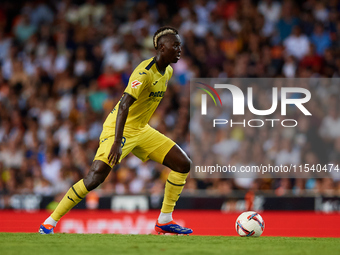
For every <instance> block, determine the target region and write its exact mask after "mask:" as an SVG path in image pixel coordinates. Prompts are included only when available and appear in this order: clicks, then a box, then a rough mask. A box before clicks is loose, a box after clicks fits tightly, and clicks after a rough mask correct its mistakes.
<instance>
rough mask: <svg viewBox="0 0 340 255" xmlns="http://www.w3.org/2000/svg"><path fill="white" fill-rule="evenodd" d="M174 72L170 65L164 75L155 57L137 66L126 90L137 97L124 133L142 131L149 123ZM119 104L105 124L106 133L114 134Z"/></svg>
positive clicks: (130, 110) (131, 107) (130, 109)
mask: <svg viewBox="0 0 340 255" xmlns="http://www.w3.org/2000/svg"><path fill="white" fill-rule="evenodd" d="M172 73H173V69H172V67H171V66H170V65H168V66H167V67H166V70H165V73H164V75H162V74H161V73H160V72H159V71H158V69H157V66H156V62H155V59H154V58H151V59H148V60H145V61H143V62H142V63H140V64H139V65H138V66H137V67H136V68H135V70H134V71H133V73H132V74H131V76H130V79H129V83H128V85H127V87H126V89H125V91H124V93H127V94H129V95H131V96H132V97H133V98H135V99H136V101H135V102H134V103H133V104H132V105H131V106H130V108H129V114H128V116H127V119H126V123H125V126H124V133H125V132H130V131H132V132H135V131H141V130H142V129H143V128H144V127H145V126H146V125H147V124H148V122H149V120H150V118H151V116H152V114H153V113H154V111H155V110H156V108H157V106H158V105H159V103H160V101H161V100H162V98H163V97H164V93H165V91H166V89H167V86H168V81H169V80H170V78H171V76H172ZM119 104H120V101H119V102H118V103H117V104H116V106H115V107H114V109H113V110H112V111H111V113H110V114H109V115H108V117H107V118H106V120H105V122H104V124H103V127H104V129H106V131H109V132H106V134H108V133H111V132H112V133H111V134H114V131H115V127H116V119H117V113H118V109H119ZM111 129H112V130H111Z"/></svg>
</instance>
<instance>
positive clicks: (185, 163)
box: [175, 157, 192, 173]
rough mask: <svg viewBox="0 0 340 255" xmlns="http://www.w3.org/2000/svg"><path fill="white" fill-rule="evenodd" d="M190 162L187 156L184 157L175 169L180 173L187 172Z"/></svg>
mask: <svg viewBox="0 0 340 255" xmlns="http://www.w3.org/2000/svg"><path fill="white" fill-rule="evenodd" d="M191 164H192V161H191V160H190V159H189V158H188V157H185V158H184V159H183V160H181V161H180V162H178V164H177V169H176V170H175V171H177V172H180V173H189V171H190V168H191Z"/></svg>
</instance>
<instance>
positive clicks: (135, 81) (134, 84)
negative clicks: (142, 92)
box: [131, 80, 142, 88]
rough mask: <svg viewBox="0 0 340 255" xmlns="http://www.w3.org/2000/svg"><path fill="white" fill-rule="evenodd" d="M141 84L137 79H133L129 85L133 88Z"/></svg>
mask: <svg viewBox="0 0 340 255" xmlns="http://www.w3.org/2000/svg"><path fill="white" fill-rule="evenodd" d="M141 84H142V82H140V81H138V80H134V81H133V82H131V87H132V88H135V87H137V86H139V85H141Z"/></svg>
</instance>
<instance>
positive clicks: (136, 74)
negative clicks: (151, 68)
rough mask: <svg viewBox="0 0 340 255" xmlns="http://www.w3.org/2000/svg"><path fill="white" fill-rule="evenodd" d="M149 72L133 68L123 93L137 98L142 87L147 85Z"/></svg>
mask: <svg viewBox="0 0 340 255" xmlns="http://www.w3.org/2000/svg"><path fill="white" fill-rule="evenodd" d="M149 83H150V79H149V72H148V71H146V70H140V69H139V70H135V71H133V73H132V74H131V76H130V79H129V83H128V85H127V87H126V89H125V91H124V92H125V93H127V94H129V95H131V96H132V97H134V98H135V99H138V97H139V95H140V94H141V92H142V91H143V89H144V88H146V87H147V86H149Z"/></svg>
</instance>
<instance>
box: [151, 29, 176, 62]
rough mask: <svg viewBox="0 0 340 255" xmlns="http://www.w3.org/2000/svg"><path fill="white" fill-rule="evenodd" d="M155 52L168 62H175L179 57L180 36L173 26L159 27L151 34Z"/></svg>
mask: <svg viewBox="0 0 340 255" xmlns="http://www.w3.org/2000/svg"><path fill="white" fill-rule="evenodd" d="M153 45H154V47H155V49H156V50H157V53H158V54H160V55H161V57H162V58H164V59H165V60H166V61H167V62H169V63H176V62H177V61H178V60H179V59H180V57H181V38H180V37H179V35H178V31H177V30H176V29H175V28H173V27H161V28H160V29H158V30H157V31H156V33H155V35H154V36H153Z"/></svg>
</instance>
